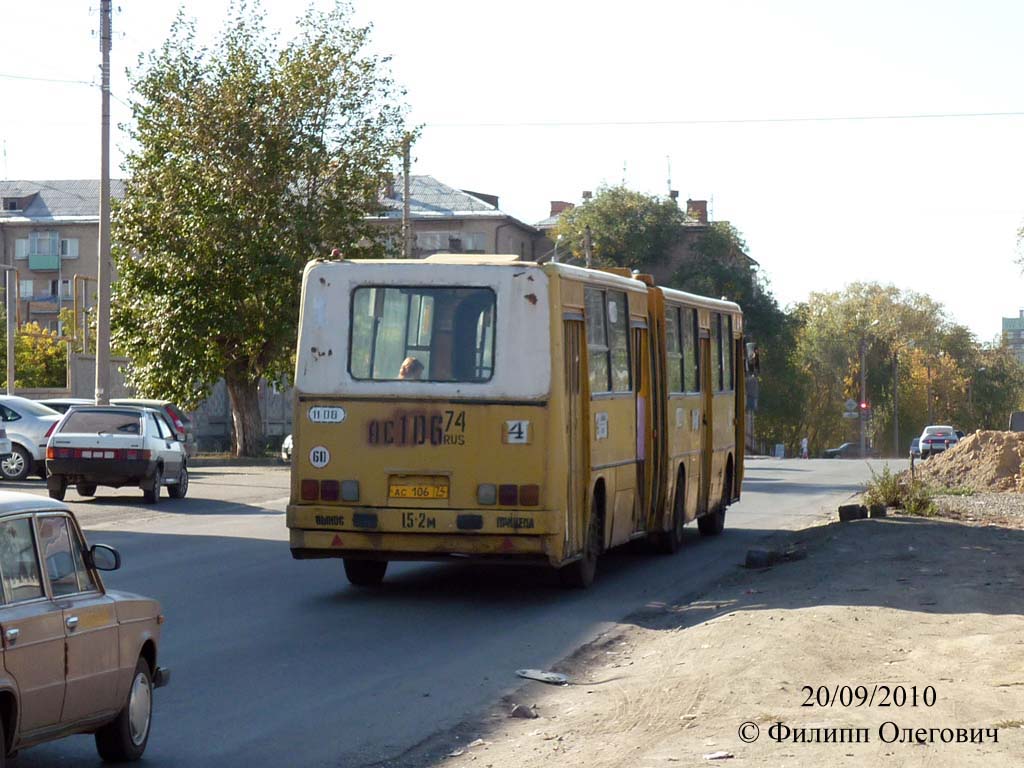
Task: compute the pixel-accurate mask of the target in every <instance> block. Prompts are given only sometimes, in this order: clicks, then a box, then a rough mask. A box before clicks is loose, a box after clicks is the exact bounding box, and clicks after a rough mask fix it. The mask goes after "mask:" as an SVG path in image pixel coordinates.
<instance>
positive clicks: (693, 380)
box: [682, 309, 700, 392]
mask: <svg viewBox="0 0 1024 768" xmlns="http://www.w3.org/2000/svg"><path fill="white" fill-rule="evenodd" d="M682 319H683V349H684V350H685V351H684V360H683V362H684V367H683V390H684V391H686V392H700V355H699V354H697V352H698V349H699V344H700V331H699V329H698V326H697V310H696V309H684V310H683V311H682Z"/></svg>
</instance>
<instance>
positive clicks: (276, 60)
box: [112, 0, 406, 455]
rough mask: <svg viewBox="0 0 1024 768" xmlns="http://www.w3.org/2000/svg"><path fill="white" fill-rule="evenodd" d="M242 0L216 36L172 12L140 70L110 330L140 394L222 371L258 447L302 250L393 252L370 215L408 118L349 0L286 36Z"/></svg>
mask: <svg viewBox="0 0 1024 768" xmlns="http://www.w3.org/2000/svg"><path fill="white" fill-rule="evenodd" d="M254 7H255V10H250V7H249V6H247V5H245V4H244V3H243V4H240V5H238V6H237V8H236V10H235V14H234V18H233V19H232V20H231V21H230V23H229V24H228V25H227V27H226V28H225V30H224V31H223V32H222V33H221V35H220V37H219V39H218V40H217V41H216V43H215V44H214V45H213V46H212V47H211V48H205V47H201V46H199V45H198V44H197V42H196V39H195V29H194V24H193V23H192V22H189V21H187V20H186V19H185V18H184V16H183V15H181V14H179V16H178V19H177V20H176V22H175V24H174V26H173V28H172V30H171V33H170V36H169V38H168V40H167V41H166V42H165V43H164V45H163V47H162V48H161V49H160V50H159V51H156V52H153V53H151V54H150V55H149V56H148V57H147V58H146V59H144V60H140V62H139V68H138V69H137V70H136V71H135V72H134V73H132V72H129V77H130V79H131V85H132V89H133V95H132V97H131V108H132V115H133V123H132V125H131V126H130V127H129V134H130V137H131V139H132V145H131V146H132V149H131V150H130V152H129V154H128V156H127V158H126V160H125V166H124V167H125V171H126V175H127V178H126V181H125V197H124V200H123V201H122V202H121V204H120V205H118V206H117V207H116V209H115V212H114V213H115V215H114V222H113V238H114V243H115V247H114V254H115V259H116V264H117V270H118V280H117V283H116V284H115V287H114V297H113V300H112V342H113V344H115V345H116V346H117V347H118V348H119V349H120V350H121V351H123V352H124V353H125V354H126V355H127V356H128V357H129V359H130V360H131V363H130V365H129V368H128V371H127V379H128V382H129V383H130V384H131V385H133V386H134V387H135V388H136V389H137V390H138V391H139V392H140V393H141V394H143V395H147V396H158V397H165V398H168V399H173V400H175V401H177V402H178V403H179V404H180V405H182V406H183V407H185V408H190V407H194V406H195V405H197V404H198V402H199V401H200V400H202V399H203V398H204V397H205V396H206V395H207V393H208V392H209V389H210V387H211V386H212V385H213V384H214V383H215V382H216V381H217V380H218V379H219V378H220V377H223V378H224V379H225V382H226V384H227V389H228V393H229V396H230V400H231V409H232V417H233V423H234V434H235V446H234V447H235V453H236V454H238V455H254V454H256V453H258V452H259V451H260V450H261V449H262V439H261V437H262V436H261V434H260V433H261V422H260V415H259V403H258V399H257V391H258V390H257V387H258V384H259V381H260V379H261V378H263V377H269V378H272V379H284V378H286V377H287V376H288V375H289V374H290V371H291V368H292V364H293V357H294V344H295V338H296V327H297V319H298V304H299V285H300V280H301V273H302V268H303V266H304V265H305V263H306V261H307V260H309V259H310V258H312V257H314V256H316V255H317V254H320V253H323V252H324V251H325V249H327V248H329V247H330V246H335V245H336V246H338V247H340V248H341V249H342V251H343V252H344V253H345V254H346V256H353V255H375V254H380V253H381V252H382V245H381V243H380V242H379V241H378V239H377V238H378V232H377V230H375V229H373V228H372V226H371V225H370V224H369V223H368V222H366V220H365V217H366V215H367V214H368V213H373V212H376V211H378V210H379V202H378V199H379V198H378V195H379V191H380V190H381V189H382V188H384V186H385V185H386V183H387V181H388V179H389V178H390V175H391V174H390V169H391V164H392V162H393V159H394V158H395V156H396V154H397V151H398V147H399V145H400V142H401V139H402V136H403V135H404V134H405V132H406V131H405V128H404V114H405V107H404V106H403V104H402V97H403V96H404V94H403V93H402V92H401V91H400V90H399V89H397V88H396V86H395V85H394V83H393V82H392V80H391V79H390V77H389V76H388V75H387V73H386V61H387V60H386V59H383V58H380V57H378V56H374V55H371V54H369V53H368V52H367V51H366V47H367V44H368V40H369V33H370V28H369V27H359V26H355V25H354V24H353V20H352V10H351V8H350V6H349V4H348V3H347V2H342V1H341V0H339V2H337V3H336V5H335V6H334V7H333V9H332V10H330V11H328V12H326V13H320V12H317V11H313V10H310V11H309V12H308V13H307V14H306V15H305V16H304V17H303V18H302V19H301V20H300V21H299V31H298V34H297V36H296V38H295V39H294V40H292V41H291V42H289V43H287V44H285V45H283V46H279V45H277V42H276V39H275V38H274V37H273V36H271V35H269V34H268V32H267V30H266V27H265V23H264V17H263V14H262V11H261V10H260V9H259V7H258V5H257V6H254Z"/></svg>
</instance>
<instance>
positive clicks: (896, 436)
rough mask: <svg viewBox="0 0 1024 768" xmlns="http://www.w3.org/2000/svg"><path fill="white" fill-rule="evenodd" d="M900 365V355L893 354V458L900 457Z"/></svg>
mask: <svg viewBox="0 0 1024 768" xmlns="http://www.w3.org/2000/svg"><path fill="white" fill-rule="evenodd" d="M899 375H900V364H899V354H898V353H897V352H893V353H892V451H893V456H895V457H896V458H899V455H900V385H899Z"/></svg>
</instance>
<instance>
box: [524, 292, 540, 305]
mask: <svg viewBox="0 0 1024 768" xmlns="http://www.w3.org/2000/svg"><path fill="white" fill-rule="evenodd" d="M523 298H524V299H526V300H527V301H528V302H530V303H531V304H534V305H536V303H537V294H535V293H528V294H526V296H524V297H523Z"/></svg>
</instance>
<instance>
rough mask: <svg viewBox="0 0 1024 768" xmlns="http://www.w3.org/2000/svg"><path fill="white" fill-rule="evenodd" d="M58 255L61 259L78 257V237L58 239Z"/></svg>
mask: <svg viewBox="0 0 1024 768" xmlns="http://www.w3.org/2000/svg"><path fill="white" fill-rule="evenodd" d="M60 257H61V258H62V259H77V258H78V238H77V237H69V238H67V239H65V240H61V241H60Z"/></svg>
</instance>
